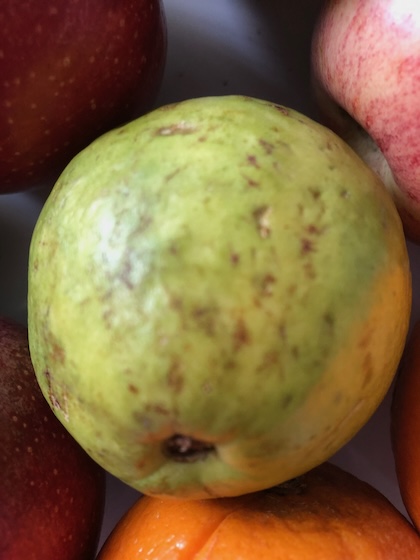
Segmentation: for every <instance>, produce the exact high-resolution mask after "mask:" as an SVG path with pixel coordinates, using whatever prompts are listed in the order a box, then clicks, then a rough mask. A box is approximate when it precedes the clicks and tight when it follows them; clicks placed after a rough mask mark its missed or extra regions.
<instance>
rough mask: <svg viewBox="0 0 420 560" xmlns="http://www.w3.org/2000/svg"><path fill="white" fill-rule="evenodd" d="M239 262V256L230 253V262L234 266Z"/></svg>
mask: <svg viewBox="0 0 420 560" xmlns="http://www.w3.org/2000/svg"><path fill="white" fill-rule="evenodd" d="M239 261H240V256H239V255H238V253H231V254H230V262H231V263H232V264H233V265H234V266H236V265H237V264H239Z"/></svg>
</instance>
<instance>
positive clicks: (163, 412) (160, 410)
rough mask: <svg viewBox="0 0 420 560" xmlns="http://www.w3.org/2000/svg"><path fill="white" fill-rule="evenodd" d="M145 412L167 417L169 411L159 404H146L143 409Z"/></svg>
mask: <svg viewBox="0 0 420 560" xmlns="http://www.w3.org/2000/svg"><path fill="white" fill-rule="evenodd" d="M145 410H147V412H153V413H154V414H159V415H160V416H169V414H170V411H169V410H168V409H167V408H166V407H165V406H163V405H161V404H148V405H147V406H146V407H145Z"/></svg>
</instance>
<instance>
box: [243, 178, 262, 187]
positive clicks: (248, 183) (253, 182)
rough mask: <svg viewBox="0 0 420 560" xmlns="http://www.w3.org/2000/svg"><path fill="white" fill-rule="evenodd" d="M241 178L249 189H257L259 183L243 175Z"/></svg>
mask: <svg viewBox="0 0 420 560" xmlns="http://www.w3.org/2000/svg"><path fill="white" fill-rule="evenodd" d="M243 178H244V179H245V181H246V182H247V185H248V187H251V189H257V188H259V186H260V183H259V182H258V181H255V179H251V177H248V176H247V175H243Z"/></svg>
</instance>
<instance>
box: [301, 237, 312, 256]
mask: <svg viewBox="0 0 420 560" xmlns="http://www.w3.org/2000/svg"><path fill="white" fill-rule="evenodd" d="M313 251H315V246H314V242H313V241H312V240H311V239H308V238H307V237H303V238H302V239H301V240H300V253H301V255H307V254H308V253H312V252H313Z"/></svg>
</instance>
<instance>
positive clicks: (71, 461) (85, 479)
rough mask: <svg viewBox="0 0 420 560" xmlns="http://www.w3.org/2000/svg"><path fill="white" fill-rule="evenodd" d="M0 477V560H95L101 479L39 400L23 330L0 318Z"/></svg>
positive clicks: (101, 507) (102, 492)
mask: <svg viewBox="0 0 420 560" xmlns="http://www.w3.org/2000/svg"><path fill="white" fill-rule="evenodd" d="M0 473H1V476H0V558H1V559H2V560H23V559H25V560H58V559H59V560H93V558H94V557H95V552H96V547H97V544H98V540H99V535H100V529H101V525H102V518H103V512H104V499H105V475H104V471H103V470H102V469H101V468H100V467H99V466H98V465H97V464H96V463H94V462H93V460H92V459H91V458H90V457H89V456H88V455H87V454H86V453H85V452H84V451H82V449H81V448H80V446H79V445H78V444H77V443H76V442H75V440H74V439H73V438H72V437H71V436H70V435H69V434H68V432H67V431H66V430H65V429H64V428H63V427H62V425H61V424H60V422H59V421H58V420H57V419H56V417H55V416H54V414H53V413H52V411H51V409H50V408H49V406H48V404H47V401H46V400H45V399H44V397H43V396H42V393H41V391H40V389H39V386H38V384H37V382H36V378H35V374H34V371H33V369H32V364H31V361H30V357H29V351H28V341H27V331H26V328H25V327H23V326H21V325H18V324H16V323H14V322H11V321H9V320H6V319H3V318H1V319H0Z"/></svg>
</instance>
